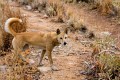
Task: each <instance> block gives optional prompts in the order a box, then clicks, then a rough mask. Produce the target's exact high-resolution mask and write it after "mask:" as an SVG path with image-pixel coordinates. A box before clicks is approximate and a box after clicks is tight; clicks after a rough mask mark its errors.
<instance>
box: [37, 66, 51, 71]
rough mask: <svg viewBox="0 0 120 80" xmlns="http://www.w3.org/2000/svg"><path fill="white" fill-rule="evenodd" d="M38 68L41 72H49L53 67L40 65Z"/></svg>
mask: <svg viewBox="0 0 120 80" xmlns="http://www.w3.org/2000/svg"><path fill="white" fill-rule="evenodd" d="M38 70H40V71H41V72H48V71H51V67H38Z"/></svg>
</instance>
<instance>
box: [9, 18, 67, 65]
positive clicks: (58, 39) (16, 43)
mask: <svg viewBox="0 0 120 80" xmlns="http://www.w3.org/2000/svg"><path fill="white" fill-rule="evenodd" d="M16 21H19V20H17V19H16ZM16 21H15V19H14V20H13V21H12V20H11V21H10V23H9V24H12V23H13V22H16ZM10 27H11V26H10V25H8V29H9V30H10V32H11V34H12V35H13V36H14V38H13V41H12V45H13V48H14V51H15V53H17V55H20V53H21V52H22V51H23V47H24V46H25V45H26V44H30V45H35V46H39V47H40V48H42V49H43V52H42V54H41V58H40V64H41V62H42V59H43V57H44V54H45V53H47V55H48V59H49V61H50V65H51V67H52V66H53V60H52V54H51V52H52V50H53V48H54V47H55V46H57V45H59V44H63V43H64V44H65V43H66V42H65V39H66V37H67V36H65V34H67V30H65V31H62V32H61V31H60V30H59V29H57V31H56V32H48V33H41V32H21V33H16V32H14V31H13V30H12V28H10ZM65 45H66V44H65Z"/></svg>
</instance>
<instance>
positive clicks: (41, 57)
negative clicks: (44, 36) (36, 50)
mask: <svg viewBox="0 0 120 80" xmlns="http://www.w3.org/2000/svg"><path fill="white" fill-rule="evenodd" d="M45 52H46V50H43V51H42V54H41V56H40V62H39V65H40V66H42V65H43V64H42V59H43V57H44V55H45Z"/></svg>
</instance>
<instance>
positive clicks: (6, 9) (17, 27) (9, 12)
mask: <svg viewBox="0 0 120 80" xmlns="http://www.w3.org/2000/svg"><path fill="white" fill-rule="evenodd" d="M6 5H7V6H6ZM1 15H2V17H1V21H0V23H1V27H2V29H4V24H5V21H6V20H7V19H8V18H11V17H17V18H20V19H22V20H23V23H22V24H20V23H13V24H12V26H13V27H12V28H13V30H14V31H16V32H25V31H26V28H27V20H26V18H25V17H24V16H22V14H21V12H20V10H19V9H16V8H12V7H10V6H9V4H8V3H7V2H5V4H3V6H2V7H1ZM2 34H3V38H1V39H2V40H3V50H4V51H8V50H10V48H12V46H11V42H12V39H13V36H12V35H11V34H8V33H6V32H4V30H3V32H2Z"/></svg>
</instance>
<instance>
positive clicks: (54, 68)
mask: <svg viewBox="0 0 120 80" xmlns="http://www.w3.org/2000/svg"><path fill="white" fill-rule="evenodd" d="M51 70H53V71H58V70H59V69H58V68H57V67H56V66H51Z"/></svg>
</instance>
